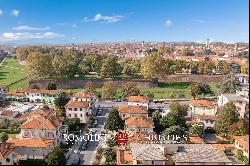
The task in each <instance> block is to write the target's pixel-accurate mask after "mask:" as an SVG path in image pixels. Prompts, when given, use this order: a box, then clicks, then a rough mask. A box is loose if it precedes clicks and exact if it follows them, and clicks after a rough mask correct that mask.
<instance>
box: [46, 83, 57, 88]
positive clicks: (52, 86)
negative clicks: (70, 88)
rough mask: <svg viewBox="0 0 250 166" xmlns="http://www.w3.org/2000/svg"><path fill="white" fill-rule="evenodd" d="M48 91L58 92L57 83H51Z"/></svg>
mask: <svg viewBox="0 0 250 166" xmlns="http://www.w3.org/2000/svg"><path fill="white" fill-rule="evenodd" d="M46 89H48V90H57V86H56V83H55V82H49V83H48V85H47V88H46Z"/></svg>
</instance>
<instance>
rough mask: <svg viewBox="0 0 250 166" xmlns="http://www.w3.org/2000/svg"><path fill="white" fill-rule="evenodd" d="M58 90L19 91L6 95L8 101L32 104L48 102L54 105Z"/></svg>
mask: <svg viewBox="0 0 250 166" xmlns="http://www.w3.org/2000/svg"><path fill="white" fill-rule="evenodd" d="M58 94H59V91H57V90H43V89H39V90H38V89H26V90H23V89H18V90H13V91H9V92H7V93H6V94H5V96H6V99H9V100H14V101H30V102H46V103H54V100H55V99H56V98H57V97H58Z"/></svg>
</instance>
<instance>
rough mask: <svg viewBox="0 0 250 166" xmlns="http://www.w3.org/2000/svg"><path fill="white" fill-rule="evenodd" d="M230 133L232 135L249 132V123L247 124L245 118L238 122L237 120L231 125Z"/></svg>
mask: <svg viewBox="0 0 250 166" xmlns="http://www.w3.org/2000/svg"><path fill="white" fill-rule="evenodd" d="M229 134H230V135H232V136H242V135H246V134H249V133H248V125H247V124H246V122H245V121H244V119H240V120H239V121H238V122H235V123H233V124H232V125H230V127H229Z"/></svg>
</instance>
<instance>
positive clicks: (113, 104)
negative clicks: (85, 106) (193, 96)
mask: <svg viewBox="0 0 250 166" xmlns="http://www.w3.org/2000/svg"><path fill="white" fill-rule="evenodd" d="M178 102H179V103H180V104H187V105H189V104H190V100H185V101H178ZM127 103H128V102H114V101H98V102H96V103H95V106H96V107H98V106H100V107H108V108H111V107H118V106H119V105H121V104H127ZM169 103H170V102H165V103H150V104H149V109H159V108H162V109H169Z"/></svg>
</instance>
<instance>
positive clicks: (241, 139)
mask: <svg viewBox="0 0 250 166" xmlns="http://www.w3.org/2000/svg"><path fill="white" fill-rule="evenodd" d="M234 140H235V142H234V145H235V148H236V149H241V150H242V151H243V155H244V156H246V157H247V158H249V135H244V136H234Z"/></svg>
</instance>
